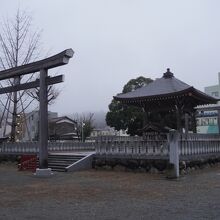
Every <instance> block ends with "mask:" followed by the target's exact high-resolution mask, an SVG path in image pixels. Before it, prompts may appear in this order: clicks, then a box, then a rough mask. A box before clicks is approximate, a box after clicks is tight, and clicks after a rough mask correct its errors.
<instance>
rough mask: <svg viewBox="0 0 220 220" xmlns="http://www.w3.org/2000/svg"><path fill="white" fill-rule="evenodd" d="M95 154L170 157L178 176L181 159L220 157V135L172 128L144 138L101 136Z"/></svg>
mask: <svg viewBox="0 0 220 220" xmlns="http://www.w3.org/2000/svg"><path fill="white" fill-rule="evenodd" d="M96 154H97V155H99V156H104V157H138V158H141V157H144V158H149V159H151V158H155V157H156V158H158V159H163V158H165V157H167V159H168V158H169V161H170V163H172V164H174V169H175V172H176V176H177V177H178V176H179V161H180V159H190V160H197V159H198V158H203V157H206V158H211V157H213V156H220V135H217V134H216V135H213V134H187V135H186V134H179V133H178V132H177V131H170V133H169V134H167V135H159V134H150V135H147V137H146V138H142V137H100V138H99V139H98V140H97V144H96Z"/></svg>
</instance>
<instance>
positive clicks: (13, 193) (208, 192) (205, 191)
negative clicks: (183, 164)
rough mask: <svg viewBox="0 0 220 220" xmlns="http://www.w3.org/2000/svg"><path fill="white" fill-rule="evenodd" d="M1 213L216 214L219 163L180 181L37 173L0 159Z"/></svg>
mask: <svg viewBox="0 0 220 220" xmlns="http://www.w3.org/2000/svg"><path fill="white" fill-rule="evenodd" d="M0 176H1V179H0V196H1V199H0V219H4V220H5V219H13V220H14V219H16V220H17V219H22V220H23V219H59V220H60V219H65V220H68V219H74V220H75V219H76V220H78V219H80V220H81V219H82V220H83V219H91V220H93V219H96V220H99V219H102V220H105V219H106V220H107V219H108V220H110V219H114V220H115V219H126V220H136V219H137V220H138V219H151V220H153V219H157V220H158V219H171V220H172V219H178V220H179V219H180V220H181V219H186V220H189V219H199V220H201V219H216V220H217V219H218V220H219V219H220V167H215V168H210V169H205V170H202V171H195V172H194V173H192V174H190V175H187V176H184V177H182V178H180V179H179V180H178V181H171V180H166V179H165V177H164V176H163V175H158V174H155V175H152V174H151V175H149V174H146V173H130V172H111V171H95V170H91V171H86V172H77V173H55V175H54V176H53V177H51V178H37V177H34V176H33V174H32V173H30V172H18V171H17V170H16V167H15V166H14V165H2V164H1V165H0Z"/></svg>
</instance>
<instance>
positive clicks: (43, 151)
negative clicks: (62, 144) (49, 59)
mask: <svg viewBox="0 0 220 220" xmlns="http://www.w3.org/2000/svg"><path fill="white" fill-rule="evenodd" d="M47 72H48V71H47V70H46V69H41V70H40V124H39V126H40V129H39V130H40V133H39V142H40V148H39V168H40V169H47V168H48V150H47V145H48V107H47V103H48V98H47V83H46V78H47V75H48V74H47Z"/></svg>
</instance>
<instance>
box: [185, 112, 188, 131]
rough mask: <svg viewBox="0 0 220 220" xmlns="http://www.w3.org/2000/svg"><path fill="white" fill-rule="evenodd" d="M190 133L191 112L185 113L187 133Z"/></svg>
mask: <svg viewBox="0 0 220 220" xmlns="http://www.w3.org/2000/svg"><path fill="white" fill-rule="evenodd" d="M188 133H189V114H188V113H185V134H186V135H187V134H188Z"/></svg>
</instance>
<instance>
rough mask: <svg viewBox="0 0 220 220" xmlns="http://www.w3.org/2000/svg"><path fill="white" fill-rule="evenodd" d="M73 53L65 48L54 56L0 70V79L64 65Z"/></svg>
mask: <svg viewBox="0 0 220 220" xmlns="http://www.w3.org/2000/svg"><path fill="white" fill-rule="evenodd" d="M73 54H74V51H73V50H72V49H67V50H64V51H63V52H61V53H58V54H56V55H54V56H51V57H48V58H46V59H43V60H40V61H36V62H33V63H29V64H25V65H23V66H19V67H14V68H11V69H7V70H3V71H0V80H3V79H9V78H13V77H15V76H21V75H26V74H30V73H35V72H39V71H40V70H41V69H46V70H48V69H51V68H54V67H58V66H62V65H65V64H67V63H68V62H69V59H70V58H71V57H73Z"/></svg>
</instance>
